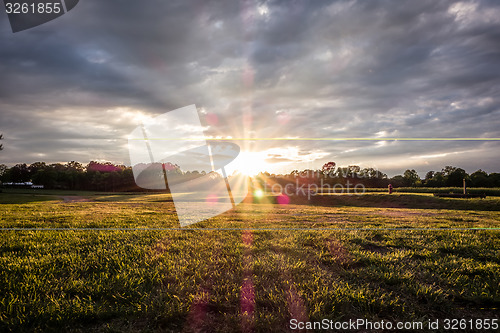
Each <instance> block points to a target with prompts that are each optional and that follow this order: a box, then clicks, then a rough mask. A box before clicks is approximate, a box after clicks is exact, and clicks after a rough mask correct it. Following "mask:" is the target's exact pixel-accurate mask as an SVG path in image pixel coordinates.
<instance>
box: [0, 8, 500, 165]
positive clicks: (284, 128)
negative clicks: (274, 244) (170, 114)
mask: <svg viewBox="0 0 500 333" xmlns="http://www.w3.org/2000/svg"><path fill="white" fill-rule="evenodd" d="M0 80H1V85H0V133H3V135H4V138H5V139H4V140H3V142H2V143H3V144H4V147H5V149H4V150H3V151H2V152H1V153H0V163H5V164H8V165H12V164H16V163H32V162H35V161H45V162H67V161H71V160H77V161H80V162H82V163H85V164H86V163H88V162H89V161H91V160H99V161H111V162H115V163H124V164H130V161H129V156H128V149H127V135H128V134H129V133H130V132H131V131H132V130H133V129H134V128H135V127H136V126H137V125H138V124H139V123H140V122H141V121H144V120H145V119H148V118H149V117H154V116H157V115H160V114H162V113H164V112H167V111H170V110H174V109H177V108H181V107H183V106H186V105H191V104H196V106H197V108H198V111H199V113H200V115H201V118H202V119H201V120H202V123H203V125H204V126H205V129H206V132H205V133H206V135H207V136H210V137H222V138H228V137H232V138H243V139H249V140H245V141H238V142H237V143H238V144H239V145H240V146H241V147H242V150H243V151H245V152H247V153H246V154H245V155H244V156H245V160H246V162H250V161H254V163H255V164H259V166H261V167H262V168H265V169H269V170H270V171H272V172H281V171H291V170H293V169H296V168H297V169H304V168H320V167H321V165H322V164H323V163H325V162H327V161H335V162H336V163H337V165H342V166H344V165H351V164H357V165H361V166H362V167H376V168H379V169H381V170H382V171H384V172H386V173H388V174H389V175H394V174H398V173H402V172H403V171H404V170H405V169H407V168H414V169H416V170H417V171H419V172H420V174H421V175H423V174H424V173H425V171H428V170H440V169H441V168H443V167H444V166H445V165H454V166H459V167H462V168H464V169H466V170H467V171H468V172H473V171H475V170H477V169H479V168H482V169H483V170H486V171H488V172H495V171H496V172H498V171H500V158H499V155H500V153H499V152H500V142H499V141H493V140H488V138H490V139H491V138H499V137H500V2H498V1H493V0H492V1H461V2H453V1H434V0H431V1H315V0H313V1H305V0H304V1H264V0H262V1H258V0H248V1H234V0H230V1H215V0H213V1H208V0H198V1H184V0H183V1H166V0H164V1H154V0H151V1H137V0H136V1H125V0H122V1H98V0H81V1H80V3H79V4H78V5H77V6H76V7H75V8H74V9H73V10H72V11H70V12H68V13H67V14H65V15H64V16H62V17H60V18H58V19H56V20H54V21H51V22H49V23H47V24H44V25H41V26H38V27H35V28H33V29H30V30H25V31H22V32H18V33H12V30H11V28H10V25H9V21H8V19H7V15H6V14H5V13H0ZM464 137H465V138H479V139H481V140H476V141H470V140H469V141H424V140H421V141H403V140H399V141H384V140H383V138H464ZM263 138H275V139H284V138H291V139H293V140H259V139H263ZM308 138H315V139H321V140H307V139H308ZM345 138H367V139H371V140H366V141H342V140H340V141H339V140H338V139H345ZM250 139H253V140H250ZM329 139H335V140H329Z"/></svg>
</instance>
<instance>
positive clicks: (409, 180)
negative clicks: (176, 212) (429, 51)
mask: <svg viewBox="0 0 500 333" xmlns="http://www.w3.org/2000/svg"><path fill="white" fill-rule="evenodd" d="M151 170H160V171H152V172H154V173H153V174H151V175H149V176H150V177H152V178H153V179H157V180H158V181H164V178H163V172H162V168H161V167H160V168H151ZM163 170H164V172H165V173H167V174H171V176H174V177H171V176H169V179H171V180H172V179H176V180H178V181H187V180H193V179H195V178H198V177H200V176H204V175H206V173H205V172H204V171H202V172H198V171H193V172H183V171H181V170H180V169H179V168H178V167H177V166H175V165H169V166H168V167H165V166H163ZM209 174H210V176H211V178H212V179H214V180H215V179H217V178H220V177H221V176H220V175H219V174H218V173H216V172H211V173H209ZM255 178H256V179H257V180H263V179H267V180H271V181H274V182H276V183H280V184H282V185H286V183H288V182H297V183H308V184H311V183H315V184H317V185H318V186H321V185H322V184H323V185H329V186H334V185H335V184H341V185H344V186H345V185H346V184H348V183H349V184H351V185H352V186H354V185H356V184H363V185H364V186H366V187H387V186H388V185H389V184H391V185H392V186H394V187H461V186H462V184H463V183H462V182H463V179H466V181H467V185H468V186H469V187H500V173H490V174H488V173H487V172H485V171H483V170H477V171H475V172H473V173H471V174H468V173H467V172H465V170H464V169H462V168H458V167H454V166H446V167H444V168H443V169H442V170H441V171H429V172H427V173H426V175H425V177H424V178H420V176H419V175H418V173H417V172H416V171H415V170H406V171H405V172H404V173H403V174H402V175H397V176H394V177H390V178H389V177H388V176H387V175H386V174H385V173H383V172H381V171H379V170H376V169H374V168H361V167H359V166H356V165H352V166H348V167H336V165H335V162H328V163H325V164H324V165H323V167H322V168H321V169H318V170H310V169H306V170H302V171H299V170H293V171H292V172H290V173H288V174H269V173H267V172H263V173H260V174H259V175H257V176H256V177H255ZM0 182H2V183H24V182H32V183H33V184H36V185H43V186H44V188H47V189H68V190H89V191H110V192H114V191H143V190H144V189H142V188H140V187H138V186H137V185H136V183H135V180H134V176H133V172H132V168H131V167H129V166H125V165H116V164H113V163H110V162H104V163H103V162H96V161H91V162H90V163H88V164H87V165H83V164H81V163H79V162H75V161H71V162H68V163H64V164H63V163H54V164H46V163H45V162H36V163H32V164H29V165H28V164H25V163H22V164H16V165H14V166H13V167H10V168H9V167H7V166H6V165H4V164H0ZM209 184H210V183H206V185H207V186H208V185H209ZM167 186H168V184H167Z"/></svg>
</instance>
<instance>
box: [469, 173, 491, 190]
mask: <svg viewBox="0 0 500 333" xmlns="http://www.w3.org/2000/svg"><path fill="white" fill-rule="evenodd" d="M470 180H471V183H472V184H471V185H472V186H474V187H488V186H489V185H490V182H489V179H488V174H487V173H486V172H485V171H483V170H481V169H479V170H477V171H476V172H474V173H473V174H471V175H470Z"/></svg>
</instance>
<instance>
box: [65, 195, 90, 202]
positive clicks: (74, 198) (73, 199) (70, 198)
mask: <svg viewBox="0 0 500 333" xmlns="http://www.w3.org/2000/svg"><path fill="white" fill-rule="evenodd" d="M61 198H62V199H63V203H72V202H90V201H92V200H91V199H89V198H85V197H81V196H79V195H66V196H62V197H61Z"/></svg>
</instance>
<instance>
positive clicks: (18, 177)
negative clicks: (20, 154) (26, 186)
mask: <svg viewBox="0 0 500 333" xmlns="http://www.w3.org/2000/svg"><path fill="white" fill-rule="evenodd" d="M9 173H10V180H11V181H13V182H15V183H22V182H28V181H30V180H31V177H30V171H29V169H28V166H27V165H26V164H25V163H23V164H16V165H14V166H13V167H12V168H10V169H9Z"/></svg>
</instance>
